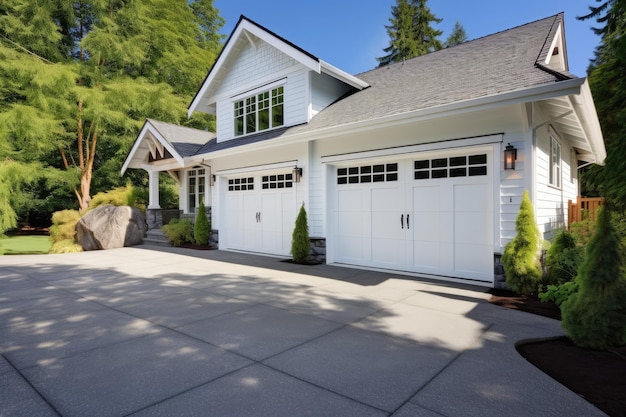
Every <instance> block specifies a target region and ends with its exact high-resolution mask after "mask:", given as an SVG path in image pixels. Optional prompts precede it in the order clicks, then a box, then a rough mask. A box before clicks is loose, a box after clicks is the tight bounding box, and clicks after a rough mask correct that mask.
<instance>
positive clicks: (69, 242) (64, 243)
mask: <svg viewBox="0 0 626 417" xmlns="http://www.w3.org/2000/svg"><path fill="white" fill-rule="evenodd" d="M82 251H83V247H82V246H81V245H79V244H78V243H76V242H75V241H74V239H65V240H60V241H58V242H55V243H53V244H52V247H51V248H50V251H49V252H48V253H74V252H82Z"/></svg>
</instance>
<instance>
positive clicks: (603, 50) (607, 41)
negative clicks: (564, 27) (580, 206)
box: [579, 0, 626, 210]
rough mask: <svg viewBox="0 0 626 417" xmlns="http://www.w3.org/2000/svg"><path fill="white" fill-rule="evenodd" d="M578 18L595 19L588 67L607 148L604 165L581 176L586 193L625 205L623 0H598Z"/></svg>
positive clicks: (625, 46)
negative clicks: (596, 44) (592, 53)
mask: <svg viewBox="0 0 626 417" xmlns="http://www.w3.org/2000/svg"><path fill="white" fill-rule="evenodd" d="M599 3H600V5H599V6H598V7H590V8H589V9H590V13H589V14H587V15H586V16H582V17H579V19H581V20H587V19H595V20H596V21H597V23H599V24H600V27H597V28H593V30H594V32H595V33H596V34H598V35H600V36H601V42H600V45H599V47H598V48H597V49H596V51H595V56H594V59H593V61H592V62H591V65H590V66H589V69H588V74H589V84H590V86H591V89H592V92H593V95H594V101H595V105H596V109H597V112H598V118H599V119H600V124H601V126H602V132H603V136H604V140H605V144H606V149H607V158H606V161H605V165H604V166H597V165H595V166H591V167H588V168H587V169H586V170H585V171H584V172H583V175H582V176H581V183H582V187H583V191H584V193H585V194H586V195H596V196H604V197H606V198H607V199H608V200H609V202H610V203H611V204H612V205H613V206H615V207H619V208H621V209H622V210H623V209H625V208H626V141H624V140H623V138H624V137H626V106H625V105H624V103H626V78H625V77H624V74H625V73H626V0H607V1H602V2H599Z"/></svg>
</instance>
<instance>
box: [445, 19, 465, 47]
mask: <svg viewBox="0 0 626 417" xmlns="http://www.w3.org/2000/svg"><path fill="white" fill-rule="evenodd" d="M463 42H467V32H465V28H464V27H463V25H462V24H461V22H459V21H458V20H457V21H456V22H455V23H454V27H453V28H452V32H450V35H449V36H448V39H446V41H445V42H444V44H443V46H444V48H449V47H451V46H456V45H460V44H462V43H463Z"/></svg>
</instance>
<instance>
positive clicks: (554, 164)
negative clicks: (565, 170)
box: [548, 136, 561, 188]
mask: <svg viewBox="0 0 626 417" xmlns="http://www.w3.org/2000/svg"><path fill="white" fill-rule="evenodd" d="M549 165H550V166H549V171H550V172H549V179H548V182H549V184H550V185H551V186H553V187H556V188H561V144H560V143H559V142H557V140H556V139H555V138H554V137H553V136H550V161H549Z"/></svg>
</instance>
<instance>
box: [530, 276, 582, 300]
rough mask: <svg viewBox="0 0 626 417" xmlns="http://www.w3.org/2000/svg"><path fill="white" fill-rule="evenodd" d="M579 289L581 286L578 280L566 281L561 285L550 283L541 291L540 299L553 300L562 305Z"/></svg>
mask: <svg viewBox="0 0 626 417" xmlns="http://www.w3.org/2000/svg"><path fill="white" fill-rule="evenodd" d="M578 289H579V286H578V282H577V281H576V280H573V281H568V282H564V283H563V284H560V285H548V288H546V290H545V291H542V292H541V293H539V299H540V300H541V301H543V302H548V301H552V302H554V304H556V305H557V306H559V307H561V304H563V303H564V302H565V301H567V299H568V298H570V297H571V296H572V295H573V294H574V293H577V292H578Z"/></svg>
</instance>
